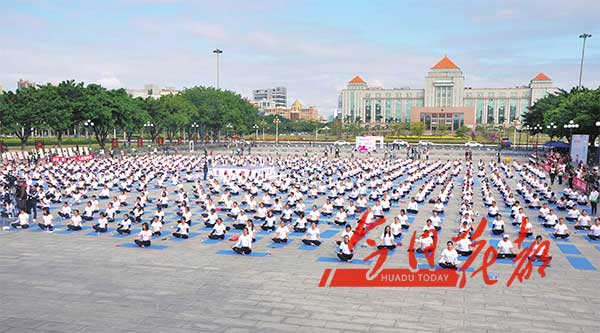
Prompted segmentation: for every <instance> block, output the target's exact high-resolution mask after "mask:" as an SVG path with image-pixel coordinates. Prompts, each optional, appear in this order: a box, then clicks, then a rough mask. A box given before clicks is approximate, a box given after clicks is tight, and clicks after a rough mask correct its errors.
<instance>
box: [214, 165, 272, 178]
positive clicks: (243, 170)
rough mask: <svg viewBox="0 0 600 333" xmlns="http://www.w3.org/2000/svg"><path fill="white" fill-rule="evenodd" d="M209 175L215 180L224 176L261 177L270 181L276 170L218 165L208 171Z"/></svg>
mask: <svg viewBox="0 0 600 333" xmlns="http://www.w3.org/2000/svg"><path fill="white" fill-rule="evenodd" d="M210 174H211V175H213V176H215V177H216V178H224V177H226V176H238V175H242V176H246V177H253V176H254V177H256V176H262V177H264V178H266V179H271V178H273V177H275V176H276V175H277V169H276V168H275V167H272V166H260V165H259V166H247V167H239V166H234V165H219V166H214V167H212V168H211V169H210Z"/></svg>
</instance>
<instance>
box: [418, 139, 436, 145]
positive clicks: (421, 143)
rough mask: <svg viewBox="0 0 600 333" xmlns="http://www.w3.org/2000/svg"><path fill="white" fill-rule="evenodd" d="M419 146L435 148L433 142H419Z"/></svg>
mask: <svg viewBox="0 0 600 333" xmlns="http://www.w3.org/2000/svg"><path fill="white" fill-rule="evenodd" d="M419 146H433V142H430V141H423V140H421V141H419Z"/></svg>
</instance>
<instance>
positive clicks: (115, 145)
mask: <svg viewBox="0 0 600 333" xmlns="http://www.w3.org/2000/svg"><path fill="white" fill-rule="evenodd" d="M118 146H119V141H117V139H112V147H113V148H117V147H118Z"/></svg>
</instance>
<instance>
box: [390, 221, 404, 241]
mask: <svg viewBox="0 0 600 333" xmlns="http://www.w3.org/2000/svg"><path fill="white" fill-rule="evenodd" d="M390 228H391V229H392V235H393V236H394V238H400V237H402V224H401V223H400V219H399V218H398V216H396V217H394V222H392V224H391V225H390Z"/></svg>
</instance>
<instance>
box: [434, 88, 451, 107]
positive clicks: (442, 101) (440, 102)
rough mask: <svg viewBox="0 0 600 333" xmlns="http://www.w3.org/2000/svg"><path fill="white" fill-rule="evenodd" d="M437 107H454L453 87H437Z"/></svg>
mask: <svg viewBox="0 0 600 333" xmlns="http://www.w3.org/2000/svg"><path fill="white" fill-rule="evenodd" d="M435 106H436V107H444V106H452V87H451V86H439V87H435Z"/></svg>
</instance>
